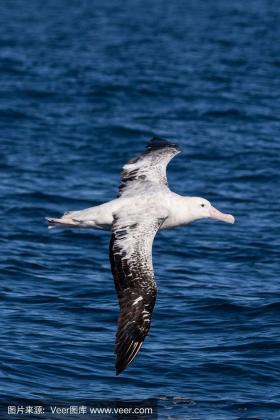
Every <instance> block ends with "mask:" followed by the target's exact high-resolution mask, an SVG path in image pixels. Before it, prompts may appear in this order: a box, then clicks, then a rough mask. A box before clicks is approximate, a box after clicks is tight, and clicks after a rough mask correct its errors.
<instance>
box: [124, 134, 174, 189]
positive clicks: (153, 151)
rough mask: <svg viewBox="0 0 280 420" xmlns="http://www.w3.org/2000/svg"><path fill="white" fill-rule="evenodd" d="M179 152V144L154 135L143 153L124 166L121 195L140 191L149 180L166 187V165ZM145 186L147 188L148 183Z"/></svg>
mask: <svg viewBox="0 0 280 420" xmlns="http://www.w3.org/2000/svg"><path fill="white" fill-rule="evenodd" d="M178 153H180V149H179V147H178V145H176V144H174V143H171V142H169V141H167V140H164V139H161V138H158V137H154V138H153V139H152V140H151V141H150V142H149V143H148V145H147V146H146V150H145V151H144V153H143V154H141V155H140V156H138V157H136V158H134V159H131V160H130V161H129V162H128V163H127V164H126V165H125V166H124V167H123V171H122V175H121V184H120V187H119V196H124V195H128V194H129V195H131V194H135V193H139V190H141V187H142V186H143V183H145V184H147V182H148V183H152V184H153V185H154V184H158V185H160V186H161V187H162V186H164V187H166V186H167V185H168V182H167V178H166V167H167V165H168V163H169V162H170V160H171V159H172V158H173V157H174V156H176V155H177V154H178ZM145 188H146V189H147V185H145Z"/></svg>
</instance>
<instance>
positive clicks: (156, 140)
mask: <svg viewBox="0 0 280 420" xmlns="http://www.w3.org/2000/svg"><path fill="white" fill-rule="evenodd" d="M166 148H172V149H176V150H178V151H179V150H180V148H179V146H178V144H175V143H171V142H170V141H169V140H166V139H163V138H161V137H153V138H152V139H151V140H150V141H149V143H148V144H147V146H146V150H147V152H150V151H153V150H159V149H166Z"/></svg>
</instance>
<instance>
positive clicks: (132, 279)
mask: <svg viewBox="0 0 280 420" xmlns="http://www.w3.org/2000/svg"><path fill="white" fill-rule="evenodd" d="M178 153H179V148H178V146H177V145H176V144H173V143H170V142H168V141H166V140H162V139H158V138H155V139H153V140H152V141H151V142H150V143H149V144H148V146H147V148H146V151H145V152H144V153H143V154H142V155H140V156H138V157H137V158H135V159H133V160H131V161H129V162H128V164H126V165H125V166H124V167H123V172H122V178H121V184H120V188H119V196H118V198H116V199H114V200H112V201H109V202H107V203H104V204H101V205H99V206H95V207H90V208H87V209H84V210H78V211H70V212H66V213H65V214H64V216H63V217H62V218H59V219H54V218H48V221H49V223H50V226H49V227H66V228H67V227H71V228H72V227H83V228H99V229H111V230H112V237H111V242H110V262H111V270H112V274H113V277H114V280H115V286H116V291H117V294H118V298H119V303H120V315H119V321H118V332H117V336H116V354H117V361H116V371H117V374H119V373H120V372H122V371H123V370H124V369H125V368H126V367H127V366H128V365H129V364H130V363H131V362H132V360H133V359H134V357H135V356H136V355H137V353H138V352H139V350H140V348H141V346H142V344H143V341H144V339H145V336H146V335H147V333H148V331H149V327H150V323H151V318H152V311H153V307H154V304H155V300H156V284H155V279H154V272H153V264H152V245H153V240H154V237H155V235H156V233H157V231H158V230H160V229H169V228H173V227H176V226H180V225H185V224H188V223H191V222H192V221H194V220H198V219H204V218H213V219H218V220H221V221H224V222H227V223H234V217H233V216H231V215H230V214H224V213H221V212H220V211H219V210H217V209H215V208H214V207H213V206H212V205H211V204H210V203H209V201H208V200H205V199H204V198H200V197H183V196H181V195H178V194H176V193H174V192H172V191H170V189H169V187H168V183H167V178H166V166H167V164H168V163H169V161H170V160H171V159H172V158H173V157H174V156H175V155H177V154H178Z"/></svg>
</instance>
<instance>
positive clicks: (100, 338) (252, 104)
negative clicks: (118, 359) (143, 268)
mask: <svg viewBox="0 0 280 420" xmlns="http://www.w3.org/2000/svg"><path fill="white" fill-rule="evenodd" d="M279 19H280V3H279V2H278V1H274V0H272V1H265V0H248V1H243V0H235V1H227V0H224V1H221V0H220V1H219V0H215V1H214V0H208V1H202V0H198V1H194V0H193V1H192V0H190V1H184V0H173V1H171V2H167V1H164V0H153V1H151V0H150V1H148V0H129V1H128V0H119V1H116V0H115V1H113V0H110V1H109V0H102V1H101V0H94V1H90V0H80V1H78V0H47V1H44V2H41V1H39V0H28V1H24V0H1V2H0V88H1V92H0V197H1V198H0V222H1V223H0V226H1V228H0V231H1V233H0V240H1V252H0V264H1V283H0V285H1V293H0V298H1V301H0V303H1V305H0V314H1V316H0V331H1V333H0V349H1V351H0V365H1V371H0V399H1V401H5V402H7V403H12V402H13V401H15V400H16V399H18V398H25V399H38V400H47V399H48V400H51V401H54V402H55V401H57V400H58V399H61V400H63V399H64V400H67V401H69V402H71V401H74V400H76V399H83V400H92V399H97V400H100V401H104V400H107V399H111V400H114V399H116V400H118V399H122V400H133V399H137V400H145V399H149V398H155V399H157V402H158V411H159V417H158V418H159V419H180V420H181V419H187V420H198V419H202V420H231V419H255V420H264V419H265V420H272V419H280V380H279V374H280V339H279V335H280V330H279V316H280V288H279V287H280V285H279V275H280V269H279V258H280V250H279V249H280V239H279V228H280V211H279V208H280V205H279V188H280V187H279V181H280V179H279V178H280V176H279V174H280V143H279V136H280V132H279V131H280V119H279V111H280V100H279V97H280V83H279V76H280V72H279V70H280V48H279V45H280V44H279V39H280V30H279V28H280V25H279ZM153 135H158V136H162V137H165V138H167V139H170V140H172V141H173V142H177V143H178V144H179V145H180V147H181V149H182V153H181V154H180V155H178V156H177V157H176V158H175V159H174V160H173V161H172V162H171V164H170V166H169V170H168V177H169V184H170V188H171V189H173V190H174V191H176V192H178V193H180V194H185V195H195V196H202V197H205V198H207V199H209V200H210V201H211V202H212V203H213V204H214V205H215V206H216V207H218V208H219V209H221V210H222V211H225V212H228V213H232V214H233V215H235V217H236V224H235V225H226V224H222V223H219V222H215V221H200V222H197V223H194V224H192V225H189V226H186V227H181V228H177V229H175V230H170V231H166V232H161V233H159V234H158V235H157V237H156V240H155V243H154V268H155V273H156V279H157V283H158V299H157V304H156V307H155V310H154V316H153V322H152V327H151V330H150V334H149V336H148V337H147V339H146V341H145V344H144V346H143V348H142V350H141V352H140V354H139V355H138V357H137V358H136V359H135V360H134V362H133V364H132V365H131V366H130V367H129V368H128V369H127V370H126V371H125V372H124V373H123V374H121V375H120V376H118V377H116V376H115V371H114V363H115V360H114V338H115V332H116V322H117V316H118V303H117V297H116V293H115V290H114V284H113V280H112V276H111V272H110V267H109V259H108V244H109V240H110V232H104V231H100V230H85V229H84V230H82V229H81V230H76V231H74V230H73V231H71V230H65V231H62V230H58V231H55V230H51V231H50V230H48V229H47V225H46V222H45V217H46V216H52V217H59V216H60V215H61V214H62V213H63V212H64V211H66V210H75V209H82V208H86V207H91V206H94V205H98V204H101V203H103V202H105V201H107V200H110V199H112V198H114V197H115V196H116V194H117V189H118V184H119V177H120V171H121V167H122V165H123V164H125V163H126V161H127V160H128V159H130V158H132V157H134V156H135V155H137V154H138V153H140V152H141V151H142V150H143V149H144V147H145V144H146V143H147V141H148V140H149V139H150V138H151V137H152V136H153ZM1 418H4V416H3V417H1ZM8 418H10V419H12V418H24V416H23V415H21V416H15V415H14V416H13V415H10V416H9V417H8ZM26 418H35V416H31V415H29V417H28V416H27V417H26ZM38 418H39V417H38ZM40 418H45V419H47V418H50V417H47V416H46V415H45V416H44V417H40ZM63 418H64V417H63V416H61V419H63ZM69 418H70V417H69ZM80 418H83V417H82V416H81V417H80ZM112 418H113V417H112ZM137 418H138V417H137ZM139 418H141V417H139Z"/></svg>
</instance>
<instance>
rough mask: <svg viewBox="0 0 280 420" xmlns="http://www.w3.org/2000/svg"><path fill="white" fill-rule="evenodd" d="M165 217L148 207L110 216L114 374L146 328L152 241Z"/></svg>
mask: <svg viewBox="0 0 280 420" xmlns="http://www.w3.org/2000/svg"><path fill="white" fill-rule="evenodd" d="M160 213H161V214H160ZM166 216H167V215H166V213H165V211H162V210H161V212H159V211H158V209H154V208H150V209H149V214H147V212H146V214H145V213H144V212H143V213H142V214H137V215H135V214H133V213H132V212H131V213H130V214H129V213H127V212H124V211H123V212H120V213H118V214H116V215H115V218H114V222H113V228H112V238H111V242H110V261H111V269H112V274H113V277H114V281H115V286H116V291H117V294H118V298H119V304H120V314H119V319H118V331H117V335H116V349H115V352H116V372H117V374H119V373H120V372H122V371H123V370H124V369H125V368H126V367H127V366H128V365H129V363H131V362H132V360H133V359H134V357H135V356H136V355H137V353H138V351H139V350H140V348H141V346H142V344H143V341H144V339H145V337H146V335H147V333H148V331H149V328H150V324H151V318H152V311H153V308H154V304H155V300H156V284H155V280H154V273H153V264H152V244H153V240H154V237H155V234H156V232H157V231H158V229H159V228H160V226H161V224H162V223H163V221H164V220H165V218H166Z"/></svg>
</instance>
